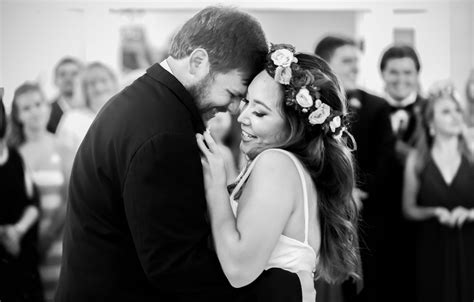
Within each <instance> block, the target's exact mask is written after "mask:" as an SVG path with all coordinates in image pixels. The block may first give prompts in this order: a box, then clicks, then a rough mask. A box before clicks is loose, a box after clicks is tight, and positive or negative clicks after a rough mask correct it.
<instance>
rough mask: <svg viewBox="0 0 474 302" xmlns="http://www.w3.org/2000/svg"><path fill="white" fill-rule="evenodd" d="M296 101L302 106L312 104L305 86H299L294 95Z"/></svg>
mask: <svg viewBox="0 0 474 302" xmlns="http://www.w3.org/2000/svg"><path fill="white" fill-rule="evenodd" d="M296 102H297V103H298V104H299V105H300V106H301V107H303V108H308V107H311V106H313V98H312V97H311V95H310V94H309V90H308V89H306V88H305V87H303V88H301V89H300V91H298V94H297V95H296Z"/></svg>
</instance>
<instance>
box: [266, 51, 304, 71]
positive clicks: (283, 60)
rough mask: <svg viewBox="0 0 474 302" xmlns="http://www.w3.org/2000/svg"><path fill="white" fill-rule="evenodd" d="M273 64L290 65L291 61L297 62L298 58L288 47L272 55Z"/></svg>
mask: <svg viewBox="0 0 474 302" xmlns="http://www.w3.org/2000/svg"><path fill="white" fill-rule="evenodd" d="M271 59H272V61H273V64H275V65H276V66H282V67H289V66H290V65H291V63H293V62H294V63H297V62H298V59H296V58H295V57H294V55H293V53H292V52H291V51H289V50H288V49H278V50H276V51H275V52H274V53H272V55H271Z"/></svg>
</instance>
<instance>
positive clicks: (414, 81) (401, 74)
mask: <svg viewBox="0 0 474 302" xmlns="http://www.w3.org/2000/svg"><path fill="white" fill-rule="evenodd" d="M382 78H383V80H384V81H385V89H386V91H387V93H388V95H390V97H392V98H393V99H395V100H397V101H401V100H403V99H405V98H407V97H408V96H409V95H410V94H411V93H413V92H414V91H416V90H417V88H418V71H417V70H416V65H415V62H414V61H413V60H412V59H411V58H408V57H405V58H393V59H389V60H388V61H387V64H386V65H385V69H384V70H382Z"/></svg>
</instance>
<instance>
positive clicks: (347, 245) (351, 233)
mask: <svg viewBox="0 0 474 302" xmlns="http://www.w3.org/2000/svg"><path fill="white" fill-rule="evenodd" d="M295 57H296V59H297V61H298V62H297V64H298V66H299V67H298V68H299V69H300V70H303V71H305V72H306V71H309V72H310V73H311V75H312V77H313V78H314V79H312V80H314V81H312V84H311V85H312V86H315V87H318V88H319V90H318V92H319V99H320V101H322V103H324V104H327V105H328V106H329V107H330V109H331V112H336V114H338V115H339V116H340V117H342V118H344V117H345V115H346V114H347V108H346V99H345V96H344V92H343V90H342V86H341V85H340V83H339V81H338V79H337V77H336V75H335V74H334V73H333V71H332V70H331V68H330V67H329V65H328V64H327V63H326V62H325V61H324V60H323V59H322V58H320V57H318V56H315V55H310V54H301V53H300V54H296V55H295ZM268 71H269V70H268V68H267V72H268ZM269 73H270V74H272V73H273V72H272V71H271V70H270V72H269ZM296 76H297V75H296V74H295V72H293V77H296ZM288 87H289V86H285V85H282V88H283V89H284V90H285V89H288ZM306 87H307V86H306ZM287 92H288V91H285V96H286V97H287V100H288V93H287ZM280 109H281V112H282V113H283V114H282V116H283V118H284V119H285V120H286V123H287V126H288V130H289V135H288V138H287V139H286V141H285V142H283V144H282V145H281V146H278V147H279V148H282V149H285V150H288V151H290V152H292V153H293V154H295V155H296V156H298V158H299V159H300V160H301V161H302V162H303V163H304V164H305V166H306V167H307V168H308V170H309V173H310V174H311V178H312V180H313V182H314V183H315V184H316V187H317V189H318V190H317V191H318V198H319V200H318V209H319V220H320V223H321V235H322V241H321V248H320V257H319V265H318V267H317V272H316V277H317V278H322V279H324V280H326V281H328V282H336V281H342V280H345V279H346V278H347V277H348V276H353V277H355V278H358V277H359V276H358V275H357V273H356V270H357V267H358V262H359V260H358V259H359V258H358V235H357V227H358V223H357V222H358V217H359V215H358V210H357V207H356V204H355V202H354V200H353V199H352V190H353V189H354V186H355V172H354V163H353V157H352V154H351V150H350V149H349V147H348V146H347V145H346V142H345V140H344V139H342V138H340V137H337V136H336V135H334V134H335V133H334V131H331V130H330V127H329V126H328V125H327V124H328V123H327V122H324V123H323V124H314V125H311V124H309V123H308V120H307V119H308V117H307V114H305V111H303V113H302V112H298V111H297V110H295V109H294V107H293V106H288V104H287V103H285V100H283V101H282V102H281V108H280ZM327 120H329V117H328V119H327ZM339 131H344V133H345V131H346V130H345V128H344V129H340V130H339ZM341 134H342V133H341Z"/></svg>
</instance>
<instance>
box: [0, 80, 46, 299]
mask: <svg viewBox="0 0 474 302" xmlns="http://www.w3.org/2000/svg"><path fill="white" fill-rule="evenodd" d="M2 96H3V89H0V200H1V201H0V300H1V301H31V302H33V301H35V302H40V301H43V293H42V288H41V281H40V278H39V274H38V253H37V230H38V228H37V226H38V217H39V209H38V199H37V195H35V192H34V189H33V183H32V181H31V178H29V175H28V173H26V171H25V167H24V164H23V160H22V159H21V156H20V154H19V153H18V151H17V150H16V149H14V148H8V147H7V143H6V133H7V118H6V115H5V109H4V106H3V100H2Z"/></svg>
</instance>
